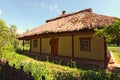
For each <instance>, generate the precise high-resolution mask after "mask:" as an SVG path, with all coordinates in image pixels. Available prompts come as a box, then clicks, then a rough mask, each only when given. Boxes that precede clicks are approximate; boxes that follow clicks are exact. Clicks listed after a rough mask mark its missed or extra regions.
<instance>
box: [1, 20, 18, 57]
mask: <svg viewBox="0 0 120 80" xmlns="http://www.w3.org/2000/svg"><path fill="white" fill-rule="evenodd" d="M16 31H17V27H16V26H15V25H11V26H10V27H8V26H7V25H6V23H5V22H4V21H3V20H0V55H1V54H2V50H4V49H10V50H13V49H14V48H15V47H16V45H17V44H16V42H17V39H16V37H17V34H16Z"/></svg>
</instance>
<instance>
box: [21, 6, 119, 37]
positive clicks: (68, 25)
mask: <svg viewBox="0 0 120 80" xmlns="http://www.w3.org/2000/svg"><path fill="white" fill-rule="evenodd" d="M116 19H118V18H116V17H110V16H105V15H99V14H95V13H92V9H91V8H89V9H85V10H81V11H78V12H74V13H71V14H62V15H60V16H59V17H56V18H53V19H49V20H46V23H45V24H43V25H41V26H38V27H37V28H34V29H32V30H30V31H28V32H26V33H24V34H23V35H21V36H19V38H22V37H27V36H33V35H39V34H44V33H58V32H67V31H69V32H70V31H79V30H81V29H92V28H94V27H100V28H101V27H103V26H105V25H106V24H108V25H112V24H113V22H114V20H116Z"/></svg>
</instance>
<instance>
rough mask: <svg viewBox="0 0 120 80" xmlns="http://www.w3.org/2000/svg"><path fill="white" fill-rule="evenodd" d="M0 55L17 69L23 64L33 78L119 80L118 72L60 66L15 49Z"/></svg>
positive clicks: (47, 79)
mask: <svg viewBox="0 0 120 80" xmlns="http://www.w3.org/2000/svg"><path fill="white" fill-rule="evenodd" d="M2 57H3V58H4V59H6V60H7V61H9V64H10V65H11V66H13V64H15V65H16V66H15V67H16V68H17V69H19V68H20V66H24V71H26V72H27V73H28V72H29V71H31V73H32V76H33V77H34V78H35V80H42V77H43V76H44V77H45V78H46V80H119V79H120V73H111V72H109V71H105V70H103V69H88V70H83V69H78V68H70V67H67V66H60V65H56V64H53V63H50V62H48V61H45V62H42V61H37V60H34V59H32V58H29V57H27V56H24V55H20V54H17V53H16V52H15V51H14V52H10V51H8V50H4V52H3V55H2Z"/></svg>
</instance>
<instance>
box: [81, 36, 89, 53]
mask: <svg viewBox="0 0 120 80" xmlns="http://www.w3.org/2000/svg"><path fill="white" fill-rule="evenodd" d="M90 50H91V38H80V51H90Z"/></svg>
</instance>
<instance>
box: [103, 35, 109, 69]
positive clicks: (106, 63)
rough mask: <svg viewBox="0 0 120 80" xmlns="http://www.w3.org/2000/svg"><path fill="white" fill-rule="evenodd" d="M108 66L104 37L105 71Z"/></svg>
mask: <svg viewBox="0 0 120 80" xmlns="http://www.w3.org/2000/svg"><path fill="white" fill-rule="evenodd" d="M107 65H108V60H107V43H106V38H105V37H104V68H105V69H106V68H107Z"/></svg>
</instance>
